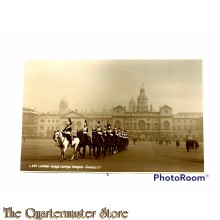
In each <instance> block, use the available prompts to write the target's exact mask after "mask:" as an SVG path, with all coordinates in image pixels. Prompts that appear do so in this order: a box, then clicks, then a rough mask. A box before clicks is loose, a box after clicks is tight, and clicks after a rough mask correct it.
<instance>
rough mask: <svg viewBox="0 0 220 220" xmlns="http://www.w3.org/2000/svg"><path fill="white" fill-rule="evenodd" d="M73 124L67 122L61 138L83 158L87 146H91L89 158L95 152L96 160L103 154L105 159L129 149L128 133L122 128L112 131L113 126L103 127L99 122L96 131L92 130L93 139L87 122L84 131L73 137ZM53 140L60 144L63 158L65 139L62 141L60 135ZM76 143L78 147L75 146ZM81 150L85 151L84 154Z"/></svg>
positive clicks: (79, 131) (78, 131)
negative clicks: (107, 156)
mask: <svg viewBox="0 0 220 220" xmlns="http://www.w3.org/2000/svg"><path fill="white" fill-rule="evenodd" d="M71 124H72V122H71V120H70V119H69V120H68V122H67V126H66V127H65V128H64V129H63V130H62V131H59V132H60V133H61V135H60V136H63V138H66V139H67V141H68V144H67V146H69V145H71V147H76V149H75V150H76V151H78V152H79V154H80V155H81V156H82V157H83V158H85V154H86V146H89V150H90V153H89V156H91V155H92V151H93V155H94V156H95V158H96V159H99V158H100V157H101V154H102V155H103V157H105V156H106V155H109V156H110V155H114V154H116V153H119V152H121V151H123V150H127V149H128V145H129V140H128V134H127V132H126V131H125V130H124V131H122V130H121V129H120V128H119V129H117V128H116V126H114V128H113V129H111V125H110V124H109V123H108V124H107V126H105V125H104V126H103V127H102V126H101V124H100V121H98V123H97V127H96V129H92V137H91V136H89V134H88V126H87V121H86V120H85V123H84V127H83V128H82V130H77V133H76V136H71V131H72V127H71ZM57 132H58V131H57ZM55 133H56V132H55ZM53 139H54V140H55V141H56V142H57V143H58V144H57V146H58V147H60V148H61V156H62V148H64V146H63V143H64V142H63V141H64V139H62V140H63V141H62V140H61V138H60V139H59V135H57V138H55V135H54V137H53ZM77 139H79V141H78V142H79V143H78V142H77ZM76 143H77V146H75V145H76ZM81 148H82V149H83V152H82V153H81ZM64 153H65V151H64ZM64 153H63V156H64ZM63 156H62V157H63Z"/></svg>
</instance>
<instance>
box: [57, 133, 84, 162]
mask: <svg viewBox="0 0 220 220" xmlns="http://www.w3.org/2000/svg"><path fill="white" fill-rule="evenodd" d="M53 139H54V141H55V142H56V146H57V147H59V148H60V150H61V159H60V162H61V161H62V160H66V156H65V152H66V150H67V147H68V146H69V144H70V143H69V141H68V140H67V137H66V136H65V135H63V132H62V130H60V131H55V132H54V135H53ZM79 143H80V140H79V138H78V137H72V145H71V148H73V155H72V157H71V159H70V160H71V161H72V160H73V158H74V156H75V155H76V159H77V160H78V153H77V151H78V145H79Z"/></svg>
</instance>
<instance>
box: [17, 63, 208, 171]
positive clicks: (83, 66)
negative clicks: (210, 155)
mask: <svg viewBox="0 0 220 220" xmlns="http://www.w3.org/2000/svg"><path fill="white" fill-rule="evenodd" d="M202 90H203V88H202V60H39V61H38V60H33V61H31V60H30V61H26V62H25V64H24V93H23V121H22V137H21V138H22V146H21V167H20V169H21V171H56V172H57V171H64V172H107V173H108V172H132V173H133V172H138V173H139V172H141V173H142V172H204V145H203V97H202Z"/></svg>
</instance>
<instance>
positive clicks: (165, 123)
mask: <svg viewBox="0 0 220 220" xmlns="http://www.w3.org/2000/svg"><path fill="white" fill-rule="evenodd" d="M163 126H164V130H169V129H170V123H169V121H165V122H164V123H163Z"/></svg>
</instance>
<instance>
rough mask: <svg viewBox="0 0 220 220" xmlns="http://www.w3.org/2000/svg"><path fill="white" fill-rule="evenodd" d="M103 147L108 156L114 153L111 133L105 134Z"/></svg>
mask: <svg viewBox="0 0 220 220" xmlns="http://www.w3.org/2000/svg"><path fill="white" fill-rule="evenodd" d="M105 147H106V148H105V149H106V153H108V155H109V156H111V155H113V154H114V148H113V134H110V133H107V136H106V138H105Z"/></svg>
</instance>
